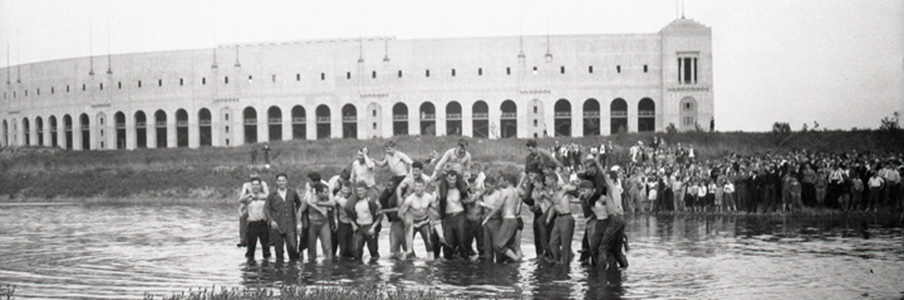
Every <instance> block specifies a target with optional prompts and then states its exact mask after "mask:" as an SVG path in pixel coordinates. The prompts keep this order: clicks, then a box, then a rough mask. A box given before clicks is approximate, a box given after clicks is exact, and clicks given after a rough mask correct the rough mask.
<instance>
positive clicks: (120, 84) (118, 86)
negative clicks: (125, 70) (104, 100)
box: [116, 81, 122, 90]
mask: <svg viewBox="0 0 904 300" xmlns="http://www.w3.org/2000/svg"><path fill="white" fill-rule="evenodd" d="M116 88H118V89H120V90H121V89H122V81H120V82H117V83H116Z"/></svg>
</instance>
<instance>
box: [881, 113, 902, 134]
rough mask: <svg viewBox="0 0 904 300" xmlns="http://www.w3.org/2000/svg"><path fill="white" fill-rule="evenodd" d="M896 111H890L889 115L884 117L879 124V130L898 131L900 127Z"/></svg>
mask: <svg viewBox="0 0 904 300" xmlns="http://www.w3.org/2000/svg"><path fill="white" fill-rule="evenodd" d="M898 116H899V113H898V112H894V113H892V116H891V117H884V118H882V121H881V123H882V124H880V125H879V130H882V131H898V130H900V129H901V125H899V124H898Z"/></svg>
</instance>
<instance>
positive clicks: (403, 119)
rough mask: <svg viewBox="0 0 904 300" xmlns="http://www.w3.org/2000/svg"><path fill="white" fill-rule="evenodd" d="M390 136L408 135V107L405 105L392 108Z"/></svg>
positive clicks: (398, 104) (396, 105) (400, 103)
mask: <svg viewBox="0 0 904 300" xmlns="http://www.w3.org/2000/svg"><path fill="white" fill-rule="evenodd" d="M392 135H393V136H400V135H408V106H407V105H405V103H402V102H399V103H396V104H395V105H393V106H392Z"/></svg>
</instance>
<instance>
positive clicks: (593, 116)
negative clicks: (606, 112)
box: [584, 98, 602, 136]
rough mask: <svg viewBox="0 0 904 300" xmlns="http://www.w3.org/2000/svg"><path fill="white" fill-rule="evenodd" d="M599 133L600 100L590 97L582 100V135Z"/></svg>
mask: <svg viewBox="0 0 904 300" xmlns="http://www.w3.org/2000/svg"><path fill="white" fill-rule="evenodd" d="M600 134H602V130H600V102H599V101H596V99H593V98H590V99H587V100H586V101H584V136H594V135H600Z"/></svg>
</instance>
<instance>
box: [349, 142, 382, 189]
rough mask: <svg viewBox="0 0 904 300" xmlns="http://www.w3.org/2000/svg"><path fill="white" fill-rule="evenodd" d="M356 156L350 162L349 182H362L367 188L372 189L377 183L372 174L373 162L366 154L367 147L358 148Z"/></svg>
mask: <svg viewBox="0 0 904 300" xmlns="http://www.w3.org/2000/svg"><path fill="white" fill-rule="evenodd" d="M357 155H358V157H357V159H355V161H354V162H352V174H351V182H352V183H353V184H356V183H358V182H359V181H360V182H363V183H364V184H366V185H367V188H368V189H373V188H374V186H376V185H377V181H376V178H375V174H374V167H375V165H374V162H373V160H371V159H370V156H369V155H368V150H367V147H362V148H361V149H359V150H358V153H357Z"/></svg>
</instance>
